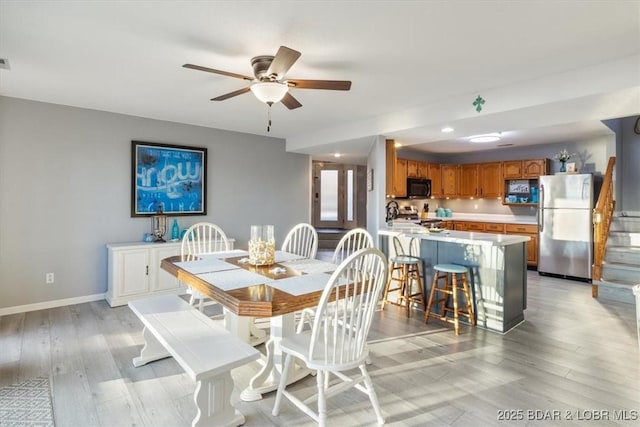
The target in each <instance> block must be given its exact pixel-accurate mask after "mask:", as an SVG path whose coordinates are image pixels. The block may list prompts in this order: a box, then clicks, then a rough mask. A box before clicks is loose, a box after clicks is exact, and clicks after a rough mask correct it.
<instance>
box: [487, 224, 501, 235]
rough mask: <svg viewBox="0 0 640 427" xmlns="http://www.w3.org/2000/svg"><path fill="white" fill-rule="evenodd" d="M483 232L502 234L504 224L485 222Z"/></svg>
mask: <svg viewBox="0 0 640 427" xmlns="http://www.w3.org/2000/svg"><path fill="white" fill-rule="evenodd" d="M484 231H485V232H487V233H494V234H503V233H504V224H502V223H500V222H485V223H484Z"/></svg>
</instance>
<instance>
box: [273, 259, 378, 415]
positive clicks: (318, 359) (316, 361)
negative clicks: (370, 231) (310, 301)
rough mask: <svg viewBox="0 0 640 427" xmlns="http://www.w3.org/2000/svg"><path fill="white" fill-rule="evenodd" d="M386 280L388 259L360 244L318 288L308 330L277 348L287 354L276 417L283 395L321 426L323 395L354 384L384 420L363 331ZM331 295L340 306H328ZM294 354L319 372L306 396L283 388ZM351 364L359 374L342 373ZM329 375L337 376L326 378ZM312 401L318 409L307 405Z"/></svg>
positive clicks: (324, 401) (275, 411)
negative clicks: (313, 391) (314, 388)
mask: <svg viewBox="0 0 640 427" xmlns="http://www.w3.org/2000/svg"><path fill="white" fill-rule="evenodd" d="M386 279H387V260H386V258H385V256H384V254H383V253H382V252H380V251H379V250H378V249H375V248H366V249H362V250H360V251H358V252H356V253H354V254H352V255H350V256H349V257H347V259H345V260H344V262H342V264H340V265H339V266H338V268H337V269H336V271H335V272H334V273H333V274H332V275H331V277H330V278H329V280H328V282H327V285H326V287H325V289H324V291H323V293H322V296H321V298H320V302H319V304H318V307H317V309H316V316H315V319H314V322H313V327H312V329H311V330H305V331H303V332H301V333H298V334H296V335H294V336H291V337H287V338H283V339H282V341H280V349H281V350H282V352H283V354H285V355H286V357H285V361H284V367H283V369H282V375H281V376H280V383H279V385H278V391H277V393H276V400H275V403H274V406H273V412H272V413H273V415H274V416H277V415H278V414H279V413H280V405H281V403H282V397H283V396H284V397H286V398H287V399H289V400H290V401H291V402H292V403H293V404H294V405H295V406H297V407H298V408H299V409H301V410H302V411H303V412H304V413H306V414H307V415H309V416H310V417H311V418H313V419H314V420H315V421H316V422H317V423H318V424H319V425H320V426H321V427H324V426H325V425H326V423H327V402H326V399H327V398H329V397H332V396H334V395H336V394H338V393H342V392H344V391H346V390H349V389H351V388H353V387H355V388H356V389H357V390H359V391H361V392H363V393H365V394H367V395H368V396H369V400H370V401H371V404H372V406H373V409H374V411H375V414H376V418H377V421H378V423H379V424H384V418H383V417H382V413H381V411H380V406H379V404H378V398H377V396H376V392H375V390H374V388H373V383H372V382H371V378H370V376H369V373H368V372H367V367H366V363H365V362H366V359H367V357H368V354H369V348H368V346H367V335H368V334H369V329H370V327H371V321H372V318H373V313H374V310H375V308H376V306H377V301H378V299H379V298H380V294H381V292H382V289H383V287H384V284H385V282H386ZM332 299H335V303H336V304H337V305H338V306H339V307H340V309H339V310H335V309H332V308H331V307H330V301H331V300H332ZM294 358H297V359H299V360H300V361H302V362H304V363H305V364H306V365H307V367H308V368H309V369H315V370H316V372H317V375H316V384H317V394H315V395H314V396H312V397H309V398H307V399H305V400H304V401H302V400H300V399H299V398H297V397H296V396H294V395H293V394H292V393H291V392H289V391H287V390H286V387H287V376H288V374H289V372H290V368H291V363H292V362H293V360H294ZM355 368H358V370H359V373H358V372H356V374H357V375H355V374H353V372H350V373H349V374H351V375H355V376H351V375H348V374H347V373H346V371H351V370H354V369H355ZM331 374H334V376H335V377H337V378H336V380H339V381H336V380H332V381H325V377H328V376H330V375H331ZM316 400H317V412H316V411H314V410H313V409H312V408H311V407H310V406H309V404H310V403H311V402H313V401H316Z"/></svg>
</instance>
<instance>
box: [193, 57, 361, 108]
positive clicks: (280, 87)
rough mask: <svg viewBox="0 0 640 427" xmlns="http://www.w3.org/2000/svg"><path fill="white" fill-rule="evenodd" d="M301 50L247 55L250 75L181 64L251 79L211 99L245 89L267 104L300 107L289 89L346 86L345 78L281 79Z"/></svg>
mask: <svg viewBox="0 0 640 427" xmlns="http://www.w3.org/2000/svg"><path fill="white" fill-rule="evenodd" d="M300 55H301V53H300V52H298V51H297V50H293V49H290V48H288V47H286V46H280V48H279V49H278V52H276V55H275V56H271V55H262V56H256V57H254V58H251V65H252V67H253V74H254V77H249V76H245V75H243V74H236V73H231V72H228V71H222V70H216V69H214V68H208V67H203V66H200V65H194V64H184V65H183V67H184V68H190V69H192V70H200V71H206V72H208V73H214V74H221V75H223V76H229V77H235V78H237V79H242V80H246V81H249V82H251V85H249V86H247V87H244V88H242V89H238V90H235V91H233V92H229V93H225V94H224V95H220V96H217V97H215V98H212V99H211V100H212V101H224V100H225V99H229V98H233V97H234V96H238V95H242V94H243V93H247V92H249V91H251V92H253V94H254V95H255V96H256V98H258V99H259V100H260V101H262V102H264V103H266V104H268V105H269V106H271V105H272V104H275V103H277V102H280V101H282V103H283V104H284V105H285V107H287V108H288V109H290V110H293V109H295V108H299V107H302V104H301V103H300V102H299V101H298V100H297V99H295V98H294V97H293V95H291V93H289V88H292V89H328V90H349V89H351V82H350V81H348V80H300V79H285V75H286V74H287V71H289V69H290V68H291V66H292V65H293V64H294V63H295V62H296V61H297V60H298V58H299V57H300Z"/></svg>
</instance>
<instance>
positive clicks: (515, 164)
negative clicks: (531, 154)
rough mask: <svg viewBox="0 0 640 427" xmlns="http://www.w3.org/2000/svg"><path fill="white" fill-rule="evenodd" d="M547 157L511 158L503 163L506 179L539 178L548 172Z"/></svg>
mask: <svg viewBox="0 0 640 427" xmlns="http://www.w3.org/2000/svg"><path fill="white" fill-rule="evenodd" d="M548 166H549V164H548V162H547V159H533V160H510V161H508V162H504V163H503V171H504V179H520V178H538V177H539V176H540V175H546V174H547V172H548Z"/></svg>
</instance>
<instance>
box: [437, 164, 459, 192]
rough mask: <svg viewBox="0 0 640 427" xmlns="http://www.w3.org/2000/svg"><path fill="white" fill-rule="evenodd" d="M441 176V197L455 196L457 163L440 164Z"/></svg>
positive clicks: (456, 190) (456, 189)
mask: <svg viewBox="0 0 640 427" xmlns="http://www.w3.org/2000/svg"><path fill="white" fill-rule="evenodd" d="M440 171H441V174H440V176H441V178H442V192H441V194H440V195H441V197H456V196H457V195H458V165H440Z"/></svg>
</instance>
